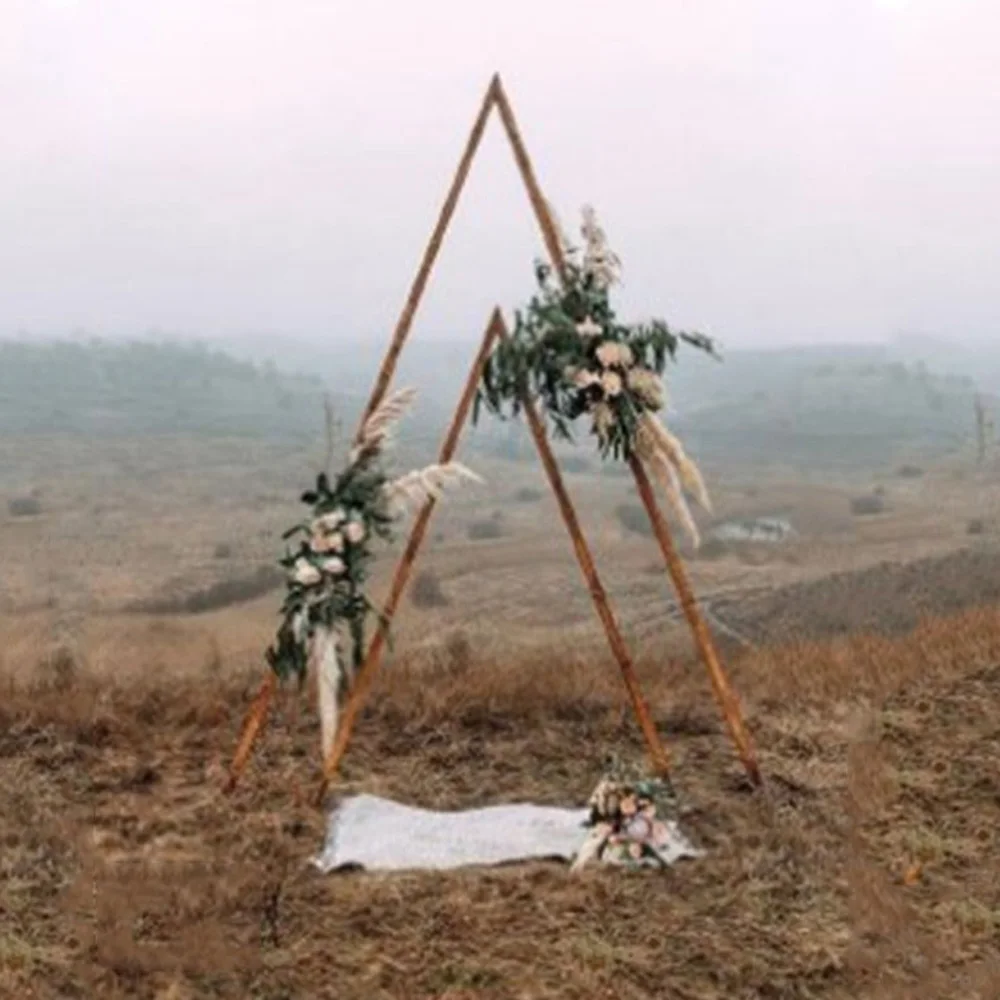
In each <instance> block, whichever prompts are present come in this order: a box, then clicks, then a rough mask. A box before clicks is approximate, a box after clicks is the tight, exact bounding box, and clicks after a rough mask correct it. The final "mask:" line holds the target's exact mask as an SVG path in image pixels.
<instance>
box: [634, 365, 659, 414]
mask: <svg viewBox="0 0 1000 1000" xmlns="http://www.w3.org/2000/svg"><path fill="white" fill-rule="evenodd" d="M628 387H629V388H630V389H631V390H632V391H633V392H634V393H635V394H636V395H637V396H638V397H639V400H640V402H642V403H643V405H645V406H647V407H649V409H651V410H659V409H662V408H663V404H664V402H665V401H666V399H665V393H664V391H663V382H662V381H660V377H659V376H658V375H657V374H656V372H653V371H650V370H649V369H648V368H633V369H632V370H631V371H630V372H629V373H628Z"/></svg>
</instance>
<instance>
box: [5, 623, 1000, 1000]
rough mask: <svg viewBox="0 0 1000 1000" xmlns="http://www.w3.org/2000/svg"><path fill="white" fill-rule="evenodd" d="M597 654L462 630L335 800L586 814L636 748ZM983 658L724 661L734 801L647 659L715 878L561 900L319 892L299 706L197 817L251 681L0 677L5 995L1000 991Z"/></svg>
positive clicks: (420, 661) (310, 769)
mask: <svg viewBox="0 0 1000 1000" xmlns="http://www.w3.org/2000/svg"><path fill="white" fill-rule="evenodd" d="M151 642H152V644H154V645H155V639H154V640H151ZM606 659H607V658H606V657H605V656H604V653H603V649H600V648H596V649H591V648H589V647H581V648H579V649H578V650H576V651H575V652H574V651H573V650H567V649H565V648H537V647H536V648H533V647H530V646H523V647H521V648H518V647H517V646H516V645H515V644H513V643H511V642H510V641H503V640H502V639H501V638H500V637H498V638H497V640H496V643H495V644H492V645H487V646H485V647H478V648H473V647H472V646H470V644H469V643H468V641H467V640H466V638H465V637H464V636H463V634H462V633H454V634H453V635H452V636H450V637H449V638H448V639H447V640H446V642H444V643H442V644H441V645H440V646H438V647H424V648H423V649H422V650H421V651H420V652H419V653H418V652H414V653H411V654H408V655H405V654H401V655H400V657H399V659H398V661H397V662H395V663H392V664H390V665H389V666H388V668H387V669H386V671H385V673H384V675H383V678H382V682H381V685H380V687H379V688H378V691H377V695H376V697H375V699H374V701H373V703H372V705H371V706H370V707H369V709H368V710H367V712H366V713H365V715H364V717H363V719H362V720H361V723H360V725H359V727H358V732H357V737H356V742H355V744H354V745H353V747H352V749H351V751H350V752H349V754H348V757H347V760H346V762H345V773H344V779H345V781H344V788H345V789H352V788H353V789H359V788H364V789H365V790H368V791H372V792H376V793H381V794H385V795H390V796H394V797H396V798H399V799H401V800H404V801H411V802H415V803H418V804H422V805H425V806H430V807H440V808H449V807H459V806H471V805H477V804H485V803H494V802H499V801H509V800H517V799H533V800H536V801H541V802H552V803H561V804H579V803H580V802H581V801H582V800H583V799H584V798H585V797H586V795H587V794H588V793H589V791H590V790H591V787H592V785H593V784H594V782H595V781H596V778H597V777H598V775H599V772H600V766H601V758H602V757H603V755H604V753H605V752H606V751H608V750H609V749H618V750H626V751H628V752H635V753H637V752H638V750H639V747H640V743H639V741H638V739H637V735H636V732H635V727H634V724H633V723H632V721H631V719H630V717H629V716H628V715H627V712H626V711H625V708H624V701H623V698H622V694H621V691H620V689H619V688H620V684H619V682H618V680H617V678H616V676H615V675H614V673H613V671H612V669H611V667H610V665H609V664H608V663H607V662H606ZM998 663H1000V610H998V609H995V608H985V609H977V610H973V611H968V612H965V613H964V614H962V615H960V616H957V617H952V618H937V619H930V620H928V621H926V622H924V623H923V624H922V625H921V626H920V627H919V628H918V629H917V630H916V631H915V632H914V633H912V634H909V635H906V636H902V637H898V636H897V637H895V638H871V637H868V638H866V637H863V636H858V637H853V638H849V639H845V640H842V641H835V642H817V643H810V644H806V643H803V644H798V645H789V646H785V647H783V648H779V649H772V650H765V651H761V652H757V653H754V654H752V655H750V656H748V657H747V658H745V659H744V660H742V661H740V662H738V663H736V664H734V665H733V675H734V679H735V681H736V684H737V686H738V688H739V690H740V691H741V693H742V694H743V696H744V699H745V701H746V703H747V708H748V714H749V721H750V724H751V726H752V728H753V731H754V733H755V736H756V738H757V741H758V743H759V746H760V750H761V755H762V763H763V766H764V769H765V772H766V774H767V775H768V777H769V784H770V791H769V795H768V796H766V797H755V796H752V795H750V794H748V793H747V792H746V791H745V789H744V786H743V784H742V782H741V780H740V772H739V768H738V766H737V765H736V763H735V761H734V760H733V755H732V753H731V750H730V748H729V746H728V745H727V743H726V740H725V737H724V735H723V733H722V731H721V728H720V726H719V725H718V719H717V715H716V713H715V710H714V706H713V705H712V704H711V701H710V696H709V694H708V685H707V682H706V681H705V679H704V678H703V677H702V676H701V674H700V672H699V671H698V669H697V668H696V667H694V666H693V665H690V664H685V663H680V662H678V663H672V664H664V663H662V662H654V661H648V662H644V663H642V664H641V665H640V666H641V671H642V675H643V678H644V680H645V682H646V684H647V687H648V690H649V694H650V697H651V701H652V703H653V706H654V710H655V713H656V716H657V721H658V724H659V725H660V727H661V729H662V730H663V731H664V732H665V733H666V734H667V736H668V739H669V743H670V745H671V748H672V750H673V752H674V754H675V758H676V778H677V782H678V785H679V788H680V792H681V795H682V799H683V801H684V802H685V804H686V808H687V813H686V817H685V823H686V825H687V828H688V829H689V831H690V832H691V833H692V834H693V836H695V838H696V839H697V840H698V841H699V842H700V843H701V844H703V845H704V846H705V847H707V848H708V851H709V853H708V855H707V857H706V858H704V859H702V860H699V861H697V862H693V863H690V864H686V865H683V866H681V867H678V868H677V869H675V870H673V871H670V872H668V873H667V874H666V875H664V876H662V877H650V876H640V877H627V876H624V875H622V874H620V873H614V872H609V871H600V870H598V871H594V872H592V873H588V874H585V875H584V876H583V877H582V878H580V879H572V878H570V877H569V876H568V875H567V872H566V870H565V869H564V868H563V867H561V866H552V865H542V864H533V865H522V866H513V867H511V868H504V869H495V870H488V871H465V872H461V873H456V874H450V875H445V876H436V875H432V874H412V875H401V876H391V877H390V876H370V875H342V876H319V875H317V874H315V873H313V872H312V871H311V870H310V869H309V868H308V867H307V866H306V864H305V862H306V861H307V859H308V858H309V857H310V856H311V854H312V853H313V852H315V850H316V849H317V848H318V846H319V843H320V841H321V837H322V817H321V816H320V815H318V814H317V813H315V812H314V811H312V810H311V809H309V808H307V807H306V806H305V805H304V804H303V803H304V801H305V798H306V793H308V792H309V791H310V790H311V787H312V785H311V781H312V780H313V778H314V777H315V770H316V766H317V761H316V759H315V752H316V731H315V730H316V722H315V718H314V715H313V713H312V712H311V711H309V710H308V705H307V704H303V703H302V700H301V699H300V698H299V697H297V696H293V695H292V694H290V693H289V694H287V695H284V696H283V698H282V699H281V700H280V703H279V706H278V710H277V712H276V715H275V718H274V720H273V723H272V725H271V726H270V728H269V729H268V731H267V732H266V734H265V737H264V739H263V740H262V742H261V745H260V747H259V751H258V754H257V756H256V758H255V760H254V761H253V763H252V764H251V767H250V769H249V771H248V773H247V775H246V776H245V778H244V784H243V785H242V786H241V788H240V789H239V790H238V791H237V792H236V794H235V795H234V796H233V797H231V798H228V799H227V798H224V797H222V796H221V795H220V794H219V792H218V787H219V785H220V783H221V781H222V778H223V773H224V765H225V763H226V762H227V759H228V755H229V753H230V752H231V750H232V747H233V745H234V743H235V738H236V734H237V730H238V727H239V723H240V719H241V713H242V711H243V708H244V707H245V705H246V702H247V700H248V698H249V697H250V696H251V694H252V691H253V688H254V687H255V685H256V682H257V680H258V679H259V676H258V675H255V674H240V675H238V676H233V675H231V674H228V673H227V672H226V671H222V670H219V669H218V668H216V669H214V670H213V671H211V672H210V673H209V672H207V671H206V672H205V673H204V674H203V676H193V675H191V674H190V673H188V674H187V675H186V676H181V675H178V674H175V673H172V672H160V673H150V672H141V670H140V668H141V666H142V664H140V663H138V662H137V663H135V664H131V665H128V668H126V667H125V666H124V665H123V669H122V670H120V671H119V672H118V674H117V679H115V678H113V677H109V676H107V675H106V674H105V675H102V676H95V675H94V674H93V673H92V672H91V671H90V670H88V669H87V667H86V665H81V666H80V667H79V668H77V669H75V670H68V669H66V668H65V664H63V666H62V667H61V668H59V669H56V668H55V667H50V669H49V670H48V671H47V672H45V673H36V674H34V675H32V676H30V677H24V676H22V677H21V679H20V680H19V681H17V682H15V680H14V679H13V678H11V679H8V681H7V682H6V685H5V691H4V693H3V698H2V703H0V733H2V735H0V837H2V852H0V884H2V886H3V889H2V896H0V996H5V997H6V996H10V997H12V998H13V997H22V996H24V997H27V996H36V997H43V998H45V997H71V996H72V997H96V996H100V997H109V998H115V997H128V998H133V997H134V998H139V997H157V998H163V1000H166V998H173V1000H177V998H195V997H199V998H200V997H234V998H235V997H239V998H245V997H260V998H265V997H266V998H273V1000H277V998H298V997H303V998H305V997H310V998H311V997H338V998H340V997H343V998H354V997H357V998H382V997H385V998H389V997H400V998H403V997H405V998H408V1000H409V998H423V997H428V998H429V997H440V998H443V997H449V998H457V997H490V998H508V997H536V998H539V1000H542V998H556V997H559V998H576V997H579V998H588V1000H590V998H595V997H616V998H619V997H621V998H635V1000H638V998H651V997H657V998H660V997H679V998H727V1000H728V998H735V997H740V998H743V997H746V998H751V997H767V998H772V1000H773V998H802V1000H805V998H818V997H822V998H838V1000H841V998H842V1000H847V998H852V1000H853V998H886V1000H888V998H893V1000H903V998H907V1000H909V998H931V997H939V998H942V1000H943V998H949V1000H950V998H955V997H963V998H965V997H969V998H978V1000H986V998H988V997H989V998H993V997H996V996H997V995H1000V865H998V864H997V860H996V859H997V856H998V853H997V849H998V847H1000V845H998V843H997V829H998V827H1000V798H998V794H997V789H998V788H1000V754H997V751H996V747H997V742H998V735H1000V734H998V730H997V721H996V720H997V718H998V717H1000V715H998V709H1000V669H998V667H997V664H998ZM914 872H916V873H917V874H914ZM907 873H909V881H910V882H911V884H909V885H905V884H904V882H905V881H906V878H905V876H906V875H907Z"/></svg>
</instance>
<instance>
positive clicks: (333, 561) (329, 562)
mask: <svg viewBox="0 0 1000 1000" xmlns="http://www.w3.org/2000/svg"><path fill="white" fill-rule="evenodd" d="M320 566H321V567H322V569H323V572H324V573H329V574H330V576H340V575H341V574H342V573H343V572H344V570H345V569H346V568H347V567H346V566H345V565H344V560H343V559H341V558H340V557H339V556H331V557H330V558H329V559H324V560H323V561H322V562H321V563H320Z"/></svg>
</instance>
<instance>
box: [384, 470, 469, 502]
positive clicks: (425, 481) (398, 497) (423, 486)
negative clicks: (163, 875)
mask: <svg viewBox="0 0 1000 1000" xmlns="http://www.w3.org/2000/svg"><path fill="white" fill-rule="evenodd" d="M463 482H474V483H482V482H483V479H482V478H481V477H480V476H478V475H476V473H475V472H473V471H472V470H471V469H469V468H467V467H466V466H464V465H462V463H461V462H447V463H446V464H444V465H428V466H427V467H426V468H424V469H414V470H413V471H412V472H408V473H406V475H405V476H400V477H399V479H396V480H394V481H393V482H391V483H389V485H388V486H386V488H385V489H386V495H387V497H388V499H389V503H390V505H391V506H393V507H394V508H396V509H403V510H405V509H407V508H412V507H418V506H421V505H422V504H424V503H426V502H427V501H428V500H431V499H433V500H440V499H441V497H442V496H443V495H444V491H445V490H446V489H447V488H448V487H451V486H459V485H461V484H462V483H463Z"/></svg>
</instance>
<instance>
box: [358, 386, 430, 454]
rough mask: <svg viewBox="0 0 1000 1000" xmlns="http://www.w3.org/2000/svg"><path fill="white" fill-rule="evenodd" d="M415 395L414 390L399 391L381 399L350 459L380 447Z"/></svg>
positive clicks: (362, 430)
mask: <svg viewBox="0 0 1000 1000" xmlns="http://www.w3.org/2000/svg"><path fill="white" fill-rule="evenodd" d="M416 395H417V390H416V389H410V388H408V389H399V390H397V391H396V392H394V393H392V394H391V395H389V396H387V397H386V398H385V399H383V400H382V402H381V403H379V405H378V406H377V407H376V408H375V410H374V411H373V412H372V415H371V416H370V417H369V418H368V419H367V420H366V421H365V423H364V426H363V427H362V428H361V434H360V435H359V436H358V442H357V444H356V445H355V447H354V450H353V451H352V453H351V454H352V457H356V455H357V454H360V452H362V451H368V450H370V449H372V448H380V447H382V445H383V444H384V443H385V439H386V437H388V435H389V432H390V431H391V430H392V428H393V427H394V426H395V425H396V423H397V422H398V421H399V419H400V418H401V417H402V416H403V414H404V413H406V411H407V410H408V409H409V407H410V406H411V405H412V403H413V400H414V399H415V398H416Z"/></svg>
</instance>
